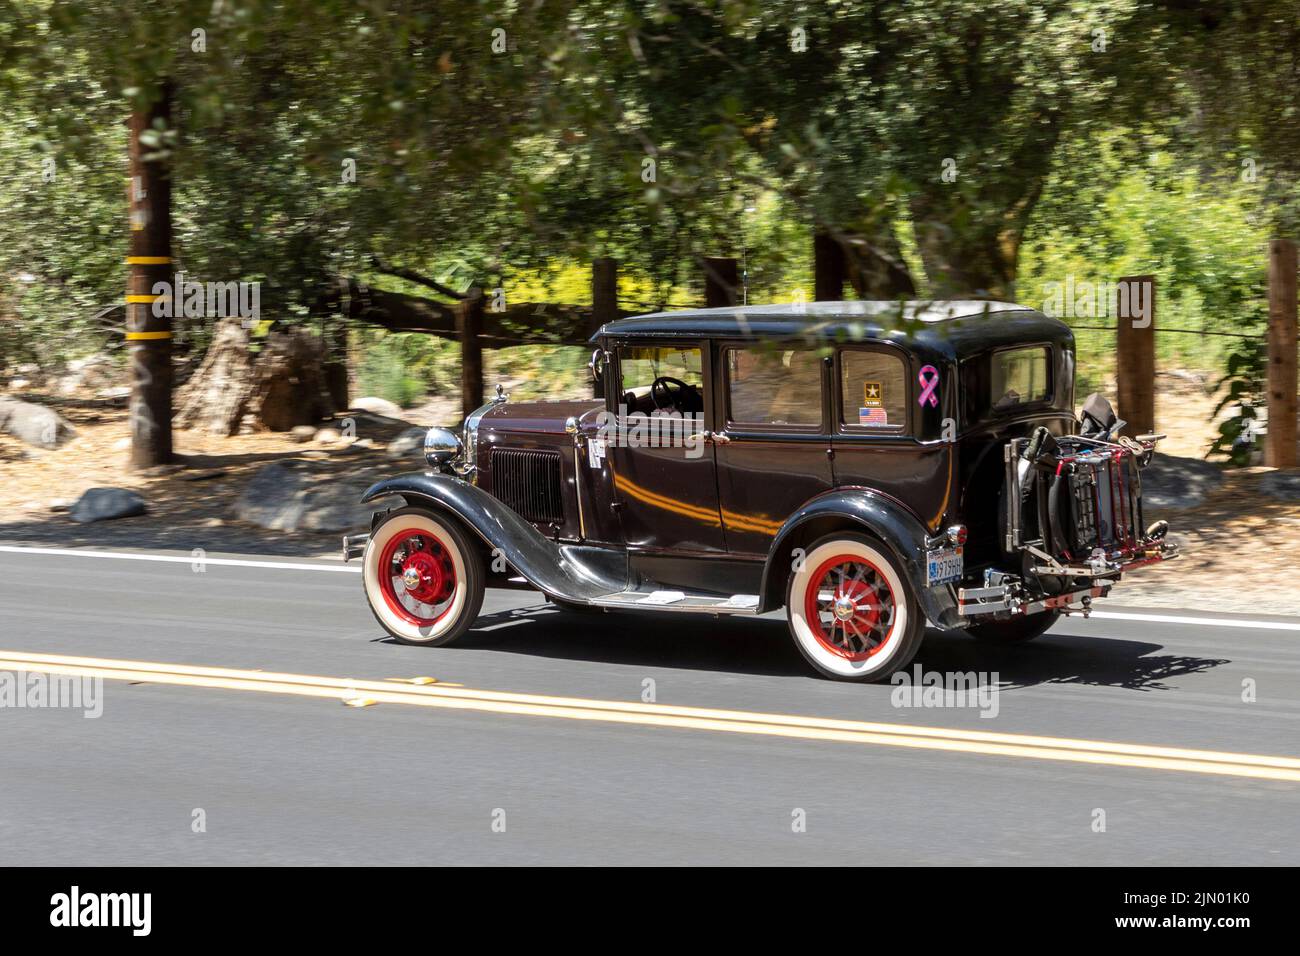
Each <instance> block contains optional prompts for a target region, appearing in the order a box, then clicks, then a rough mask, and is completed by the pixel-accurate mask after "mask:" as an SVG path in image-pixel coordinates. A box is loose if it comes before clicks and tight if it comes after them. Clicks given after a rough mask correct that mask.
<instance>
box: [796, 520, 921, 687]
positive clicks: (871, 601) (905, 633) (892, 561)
mask: <svg viewBox="0 0 1300 956" xmlns="http://www.w3.org/2000/svg"><path fill="white" fill-rule="evenodd" d="M785 604H786V614H787V615H788V617H789V622H790V634H791V636H793V637H794V643H795V646H796V647H798V648H799V652H800V653H801V654H803V656H804V658H805V659H806V660H807V661H808V663H809V664H811V665H812V666H813V667H814V668H816V669H817V671H818V672H819V673H821V674H823V675H824V676H826V677H830V678H833V679H835V680H856V681H883V680H885V679H887V678H888V677H889V676H890V675H891V674H893V673H894V672H895V671H897V670H899V669H900V668H903V667H906V666H907V664H908V663H909V662H910V661H911V660H912V658H913V656H915V654H916V652H917V649H918V648H919V647H920V646H921V639H922V638H923V637H924V635H925V616H924V615H923V614H922V613H921V609H920V607H919V605H918V604H917V602H916V598H915V597H914V596H913V594H912V589H911V587H910V585H909V584H908V582H907V580H906V578H905V576H904V572H903V570H902V567H901V565H900V564H899V563H898V561H897V559H896V558H894V556H893V554H892V553H891V552H890V551H889V549H888V548H886V547H885V546H884V545H882V544H880V543H879V542H877V541H874V540H873V539H871V538H868V537H867V536H865V535H861V534H847V533H838V534H832V535H828V536H826V537H824V538H821V539H820V540H818V541H817V542H816V543H815V544H814V545H813V546H812V547H811V548H810V549H809V550H808V552H807V554H806V555H805V556H804V557H803V559H802V560H801V561H800V563H799V565H798V566H797V567H796V569H795V570H794V572H793V573H792V574H791V575H790V583H789V585H788V586H787V589H786V600H785Z"/></svg>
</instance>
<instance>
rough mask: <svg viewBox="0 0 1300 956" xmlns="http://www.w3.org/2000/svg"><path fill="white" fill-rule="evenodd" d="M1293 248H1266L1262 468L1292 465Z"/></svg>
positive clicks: (1277, 242)
mask: <svg viewBox="0 0 1300 956" xmlns="http://www.w3.org/2000/svg"><path fill="white" fill-rule="evenodd" d="M1295 419H1296V244H1295V243H1294V242H1292V241H1291V240H1290V239H1274V240H1272V241H1271V242H1269V244H1268V437H1267V440H1266V441H1265V444H1264V464H1266V465H1272V466H1273V467H1275V468H1288V467H1291V466H1292V465H1294V464H1295V463H1296V448H1295V442H1296V420H1295Z"/></svg>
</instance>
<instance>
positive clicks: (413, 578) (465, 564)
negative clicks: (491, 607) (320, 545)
mask: <svg viewBox="0 0 1300 956" xmlns="http://www.w3.org/2000/svg"><path fill="white" fill-rule="evenodd" d="M362 560H363V561H364V564H365V566H364V567H363V569H362V570H363V572H364V575H363V578H364V582H363V583H364V585H365V589H366V598H367V599H368V601H369V603H370V610H371V611H373V612H374V615H375V618H376V619H377V620H378V621H379V623H380V624H382V625H383V626H384V629H385V630H387V631H388V633H389V634H391V635H392V636H393V637H395V638H396V639H397V640H399V641H402V642H403V643H405V644H422V645H426V646H429V645H432V646H441V645H443V644H450V643H451V642H452V641H454V640H455V639H456V638H458V637H459V636H460V635H462V634H463V633H465V631H466V630H468V629H469V626H470V625H471V624H472V623H473V622H474V619H475V618H476V617H478V612H479V608H480V607H482V606H483V588H484V584H485V572H484V569H483V557H482V554H481V549H480V548H478V547H475V546H474V545H473V544H472V542H471V540H470V538H469V537H467V533H466V532H465V531H463V530H462V528H461V525H460V523H459V521H458V520H457V519H455V518H454V517H452V516H450V515H445V516H444V515H442V514H435V513H433V512H431V511H426V510H424V509H422V508H403V509H402V510H400V511H394V512H390V513H389V514H388V515H386V516H385V517H384V518H383V520H382V521H380V522H379V523H378V524H377V525H376V526H375V529H374V530H373V531H372V532H371V534H370V540H369V541H368V542H367V543H366V553H365V556H364V558H363V559H362Z"/></svg>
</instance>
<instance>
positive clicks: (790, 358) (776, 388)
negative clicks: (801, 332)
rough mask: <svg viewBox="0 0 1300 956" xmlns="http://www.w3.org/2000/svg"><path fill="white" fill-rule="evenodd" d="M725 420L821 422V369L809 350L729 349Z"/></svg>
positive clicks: (795, 422) (804, 424)
mask: <svg viewBox="0 0 1300 956" xmlns="http://www.w3.org/2000/svg"><path fill="white" fill-rule="evenodd" d="M726 366H727V420H728V421H729V422H738V423H742V424H753V425H803V426H809V425H812V426H817V425H820V424H821V423H822V369H821V359H819V358H818V357H817V353H816V352H813V351H810V350H808V349H772V348H767V349H762V348H759V349H727V351H726Z"/></svg>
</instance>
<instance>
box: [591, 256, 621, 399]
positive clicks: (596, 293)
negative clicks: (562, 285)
mask: <svg viewBox="0 0 1300 956" xmlns="http://www.w3.org/2000/svg"><path fill="white" fill-rule="evenodd" d="M617 318H618V260H617V259H611V258H610V257H609V256H602V257H600V258H599V259H593V260H592V263H591V322H590V324H589V325H588V327H587V334H588V335H589V336H591V335H595V334H596V331H597V330H598V329H599V328H600V327H601V326H602V325H604V324H605V323H606V322H613V321H614V320H615V319H617ZM591 397H592V398H604V397H605V386H604V384H603V383H602V382H598V381H593V382H592V383H591Z"/></svg>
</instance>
